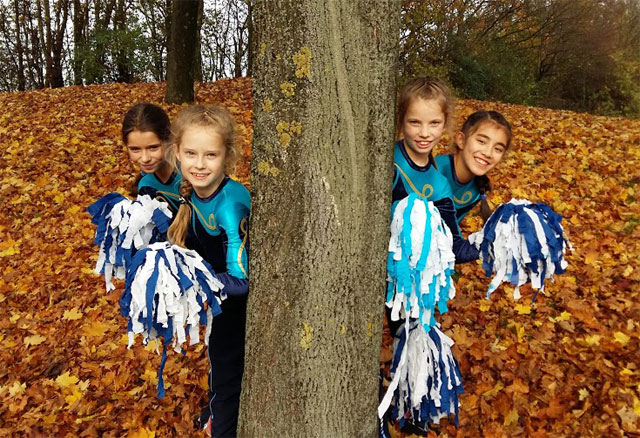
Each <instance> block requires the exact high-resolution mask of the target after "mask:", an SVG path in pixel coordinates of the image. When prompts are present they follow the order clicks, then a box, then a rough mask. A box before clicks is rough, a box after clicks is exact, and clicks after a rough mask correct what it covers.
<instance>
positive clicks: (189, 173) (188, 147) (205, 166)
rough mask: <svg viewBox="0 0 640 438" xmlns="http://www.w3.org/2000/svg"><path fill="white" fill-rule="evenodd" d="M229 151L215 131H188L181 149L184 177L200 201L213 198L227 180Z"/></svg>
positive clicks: (196, 129) (196, 127) (199, 128)
mask: <svg viewBox="0 0 640 438" xmlns="http://www.w3.org/2000/svg"><path fill="white" fill-rule="evenodd" d="M226 155H227V153H226V149H225V146H224V143H223V140H222V137H221V136H220V134H218V133H217V132H216V131H215V130H214V129H211V128H203V127H200V126H193V127H190V128H187V129H186V130H185V131H184V133H183V135H182V140H181V141H180V145H179V148H178V159H179V160H180V170H181V171H182V176H183V178H185V179H186V180H187V181H189V182H190V183H191V185H192V186H193V190H195V192H196V194H197V195H198V196H199V197H201V198H206V197H208V196H211V195H212V194H213V193H214V192H215V191H216V189H217V188H218V186H220V183H221V182H222V179H223V178H224V169H225V164H226Z"/></svg>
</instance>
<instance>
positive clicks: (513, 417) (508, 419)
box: [504, 409, 520, 426]
mask: <svg viewBox="0 0 640 438" xmlns="http://www.w3.org/2000/svg"><path fill="white" fill-rule="evenodd" d="M519 419H520V416H519V415H518V411H517V410H515V409H511V410H510V411H509V413H508V414H507V415H506V416H505V417H504V425H505V426H509V425H510V424H516V423H517V422H518V420H519Z"/></svg>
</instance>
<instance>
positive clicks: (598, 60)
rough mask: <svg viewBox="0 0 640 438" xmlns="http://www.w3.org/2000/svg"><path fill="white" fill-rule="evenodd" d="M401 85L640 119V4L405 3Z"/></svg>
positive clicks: (577, 0)
mask: <svg viewBox="0 0 640 438" xmlns="http://www.w3.org/2000/svg"><path fill="white" fill-rule="evenodd" d="M402 18H403V23H404V26H405V29H404V31H403V35H402V38H401V54H400V64H401V69H402V71H401V75H402V78H401V80H400V84H402V83H403V82H404V81H406V80H407V79H408V78H410V77H413V76H416V75H424V74H435V75H437V76H440V77H442V78H443V79H446V80H448V81H449V82H450V83H451V85H452V86H453V87H454V88H455V89H456V90H457V91H458V94H459V95H461V96H462V97H466V98H474V99H480V100H498V101H503V102H508V103H519V104H525V105H531V104H536V105H541V106H549V107H552V108H566V109H573V110H577V111H589V112H594V113H598V114H605V115H624V116H632V117H639V116H640V58H638V53H640V3H639V2H637V0H611V1H610V2H593V1H591V0H551V1H543V0H528V1H516V0H508V1H504V2H480V1H469V2H454V3H453V4H451V2H447V1H444V0H430V1H422V2H420V1H414V0H405V1H404V11H403V15H402Z"/></svg>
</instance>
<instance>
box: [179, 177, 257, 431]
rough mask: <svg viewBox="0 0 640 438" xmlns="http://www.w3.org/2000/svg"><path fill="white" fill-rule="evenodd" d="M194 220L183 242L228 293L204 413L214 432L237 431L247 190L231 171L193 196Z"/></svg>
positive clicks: (218, 321)
mask: <svg viewBox="0 0 640 438" xmlns="http://www.w3.org/2000/svg"><path fill="white" fill-rule="evenodd" d="M189 206H190V208H191V223H190V224H189V228H188V229H187V237H186V240H185V246H186V247H187V248H190V249H194V250H196V251H197V252H198V254H200V255H201V256H202V257H203V258H204V259H205V260H206V261H207V262H209V263H210V264H211V266H212V267H213V270H214V271H215V272H216V276H217V277H218V279H219V280H220V281H221V282H222V283H223V284H224V288H223V292H224V293H226V295H227V297H226V299H224V300H223V301H222V304H221V306H220V307H221V308H222V313H221V314H220V315H218V316H216V317H215V319H214V320H213V323H212V325H211V335H210V337H209V348H208V351H207V353H208V357H209V364H210V366H211V369H210V372H209V403H208V405H207V406H206V407H205V408H204V410H203V412H202V414H201V420H202V421H203V422H206V421H207V419H208V418H211V436H213V437H233V436H236V428H237V423H238V409H239V403H240V391H241V386H242V385H241V384H242V374H243V370H244V344H245V339H244V338H245V326H246V312H247V298H248V293H249V278H248V271H249V268H248V260H247V254H248V250H249V245H248V237H249V230H248V220H249V210H250V208H251V201H250V197H249V191H248V190H247V189H246V188H245V187H244V186H243V185H242V184H240V183H239V182H236V181H234V180H232V179H230V178H229V177H228V176H225V178H224V179H223V180H222V182H221V183H220V186H219V187H218V188H217V189H216V191H215V192H214V193H213V194H212V195H211V196H209V197H207V198H205V199H202V198H199V197H198V196H197V195H196V194H195V192H193V193H192V194H191V197H190V199H189Z"/></svg>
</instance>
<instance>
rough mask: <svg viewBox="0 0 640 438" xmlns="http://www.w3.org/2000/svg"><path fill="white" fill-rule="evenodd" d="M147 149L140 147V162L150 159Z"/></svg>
mask: <svg viewBox="0 0 640 438" xmlns="http://www.w3.org/2000/svg"><path fill="white" fill-rule="evenodd" d="M150 158H151V157H150V155H149V151H148V150H146V149H142V162H144V163H146V162H148V161H149V160H150Z"/></svg>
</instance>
